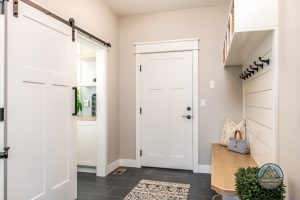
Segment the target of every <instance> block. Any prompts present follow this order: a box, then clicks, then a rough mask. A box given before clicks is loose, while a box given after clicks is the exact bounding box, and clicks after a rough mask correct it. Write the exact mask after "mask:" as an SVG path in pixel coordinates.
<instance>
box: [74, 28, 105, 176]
mask: <svg viewBox="0 0 300 200" xmlns="http://www.w3.org/2000/svg"><path fill="white" fill-rule="evenodd" d="M77 38H81V39H83V40H86V41H88V42H89V43H92V44H94V45H95V46H97V47H99V48H101V49H102V50H103V53H101V55H99V56H101V57H102V60H103V62H101V63H99V66H96V67H97V70H96V71H97V74H96V79H97V94H98V95H97V96H99V97H98V99H97V128H98V129H99V130H98V134H97V168H96V169H97V170H96V174H97V176H101V177H105V176H107V175H108V174H109V170H108V163H107V152H108V151H107V85H108V84H107V51H108V49H107V47H105V46H104V45H102V44H100V43H98V42H96V41H94V40H91V39H89V38H88V37H86V36H85V35H84V34H81V33H79V32H78V33H77ZM97 54H98V52H97ZM97 56H98V55H97ZM97 65H98V64H97ZM100 80H101V81H100Z"/></svg>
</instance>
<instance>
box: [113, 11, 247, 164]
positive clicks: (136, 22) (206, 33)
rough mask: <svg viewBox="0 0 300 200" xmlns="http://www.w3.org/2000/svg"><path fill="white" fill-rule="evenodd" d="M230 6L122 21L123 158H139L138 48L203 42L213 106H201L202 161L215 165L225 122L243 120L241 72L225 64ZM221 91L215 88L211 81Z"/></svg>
mask: <svg viewBox="0 0 300 200" xmlns="http://www.w3.org/2000/svg"><path fill="white" fill-rule="evenodd" d="M227 16H228V7H227V6H216V7H204V8H199V9H192V10H182V11H173V12H162V13H153V14H144V15H133V16H127V17H122V18H120V27H119V42H120V43H119V49H120V57H119V58H120V59H119V63H120V65H119V77H120V82H119V84H120V86H119V87H120V88H119V89H120V93H119V98H120V99H119V108H120V119H119V120H120V157H121V158H123V159H135V55H134V52H135V48H134V43H136V42H147V41H157V40H172V39H184V38H200V40H201V42H200V49H201V50H200V55H199V78H200V79H199V95H200V98H205V99H206V102H207V106H206V107H205V108H200V110H199V111H200V116H199V126H200V127H199V128H200V129H199V142H200V143H199V159H200V164H210V152H211V151H210V146H211V143H212V142H216V141H217V140H218V138H219V135H220V132H221V129H222V124H223V120H224V118H225V117H231V118H233V119H234V120H239V119H240V118H241V117H242V83H241V81H240V80H239V78H238V75H237V74H236V73H237V72H239V70H241V68H226V69H224V68H223V66H222V62H221V60H222V57H221V56H222V43H223V39H224V35H225V27H226V20H227ZM210 80H215V81H216V88H215V89H209V81H210Z"/></svg>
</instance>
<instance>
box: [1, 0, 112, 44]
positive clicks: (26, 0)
mask: <svg viewBox="0 0 300 200" xmlns="http://www.w3.org/2000/svg"><path fill="white" fill-rule="evenodd" d="M0 1H8V0H0ZM19 1H21V2H23V3H26V4H27V5H29V6H31V7H33V8H35V9H37V10H39V11H41V12H42V13H45V14H46V15H49V16H50V17H52V18H54V19H56V20H58V21H60V22H62V23H63V24H65V25H67V26H70V27H72V40H73V41H75V30H77V31H78V32H80V33H82V34H83V35H85V36H87V37H89V38H90V39H93V40H95V41H97V42H99V43H101V44H103V45H104V46H106V47H111V44H110V43H108V42H105V41H104V40H102V39H100V38H98V37H97V36H95V35H93V34H91V33H89V32H88V31H86V30H84V29H82V28H80V27H78V26H76V25H75V21H74V19H73V18H71V19H70V20H65V19H63V18H62V17H60V16H58V15H56V14H54V13H52V12H51V11H49V10H47V9H45V8H43V7H42V6H40V5H38V4H36V3H34V2H33V1H31V0H13V4H14V5H13V15H14V16H15V17H18V15H19V11H18V5H19Z"/></svg>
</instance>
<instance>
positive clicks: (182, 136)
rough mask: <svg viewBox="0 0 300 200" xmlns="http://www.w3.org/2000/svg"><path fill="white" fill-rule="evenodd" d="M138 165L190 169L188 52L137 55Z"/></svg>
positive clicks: (191, 98) (190, 62) (191, 129)
mask: <svg viewBox="0 0 300 200" xmlns="http://www.w3.org/2000/svg"><path fill="white" fill-rule="evenodd" d="M141 65H142V72H141V106H142V115H141V120H142V128H141V129H142V154H143V155H142V165H143V166H150V167H161V168H174V169H186V170H192V169H193V122H192V121H193V120H192V116H193V110H192V109H193V108H192V105H193V76H192V71H193V55H192V52H191V51H189V52H172V53H154V54H145V55H141Z"/></svg>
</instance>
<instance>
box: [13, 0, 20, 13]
mask: <svg viewBox="0 0 300 200" xmlns="http://www.w3.org/2000/svg"><path fill="white" fill-rule="evenodd" d="M13 3H14V4H13V14H14V17H19V0H14V2H13Z"/></svg>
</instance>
